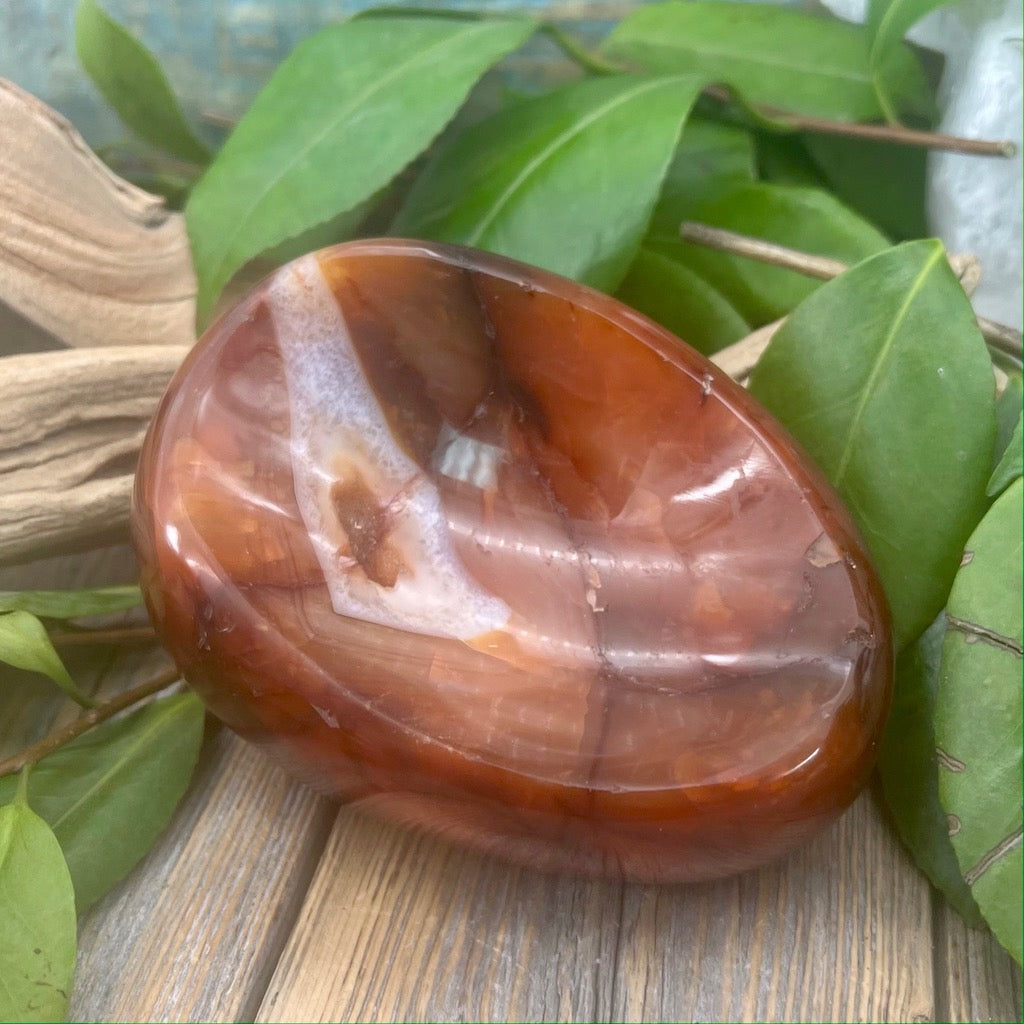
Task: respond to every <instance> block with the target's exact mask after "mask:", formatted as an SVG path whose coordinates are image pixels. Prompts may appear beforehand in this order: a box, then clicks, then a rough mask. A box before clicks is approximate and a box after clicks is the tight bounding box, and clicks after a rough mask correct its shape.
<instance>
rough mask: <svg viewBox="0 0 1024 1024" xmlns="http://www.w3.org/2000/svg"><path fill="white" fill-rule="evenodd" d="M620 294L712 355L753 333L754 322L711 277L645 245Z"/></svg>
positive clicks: (630, 304) (628, 303) (629, 303)
mask: <svg viewBox="0 0 1024 1024" xmlns="http://www.w3.org/2000/svg"><path fill="white" fill-rule="evenodd" d="M617 296H618V298H620V299H621V300H622V301H623V302H625V303H626V305H627V306H632V307H633V308H634V309H638V310H640V312H641V313H646V314H647V316H649V317H650V318H651V319H652V320H657V322H658V323H660V324H661V325H662V326H663V327H667V328H668V329H669V330H670V331H671V332H672V333H673V334H675V335H677V336H678V337H680V338H682V339H683V341H685V342H687V343H689V344H690V345H692V346H693V347H694V348H696V349H698V350H699V351H701V352H704V353H705V354H707V355H710V354H711V353H712V352H717V351H718V350H719V349H722V348H725V346H726V345H731V344H732V343H733V342H734V341H739V340H740V338H744V337H746V335H747V334H749V333H750V325H749V324H748V323H747V322H746V321H745V320H744V319H743V317H741V316H740V315H739V313H737V312H736V310H735V309H734V308H733V307H732V306H731V305H729V302H728V301H727V300H726V299H725V298H724V297H723V296H722V295H721V294H720V293H719V292H717V291H715V289H714V288H713V287H712V286H711V285H710V284H708V282H707V281H705V280H704V279H703V278H702V277H700V276H699V275H697V274H695V273H694V272H693V271H692V270H690V269H689V268H688V267H685V266H683V264H681V263H676V262H675V260H672V259H670V258H669V257H667V256H663V255H662V254H661V253H657V252H652V251H651V250H650V249H645V248H643V247H641V249H640V251H639V252H638V253H637V257H636V259H635V260H634V261H633V265H632V266H631V267H630V268H629V273H628V274H627V275H626V277H625V279H624V280H623V282H622V284H621V285H620V286H619V290H618V292H617Z"/></svg>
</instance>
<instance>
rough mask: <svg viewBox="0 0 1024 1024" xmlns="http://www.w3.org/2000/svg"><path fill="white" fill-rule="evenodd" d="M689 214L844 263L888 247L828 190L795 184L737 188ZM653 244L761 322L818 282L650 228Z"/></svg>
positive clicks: (785, 308) (779, 313)
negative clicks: (656, 231) (653, 230)
mask: <svg viewBox="0 0 1024 1024" xmlns="http://www.w3.org/2000/svg"><path fill="white" fill-rule="evenodd" d="M691 218H692V219H693V220H695V221H700V222H701V223H704V224H711V225H714V226H715V227H720V228H727V229H729V230H731V231H738V232H739V233H740V234H744V235H753V236H755V237H756V238H763V239H766V240H768V241H770V242H778V243H779V244H781V245H788V246H790V247H791V248H793V249H799V250H800V251H802V252H810V253H814V254H815V255H818V256H829V257H831V258H832V259H837V260H841V261H843V262H844V263H857V262H859V261H860V260H862V259H864V257H866V256H870V255H871V254H872V253H876V252H879V251H881V250H882V249H884V248H886V246H887V245H888V244H889V243H888V241H887V239H886V238H885V236H884V235H882V234H880V233H879V232H878V231H877V230H876V229H875V228H874V227H872V226H871V225H870V224H868V223H867V221H864V220H861V218H860V217H858V216H857V215H856V214H855V213H853V212H851V211H850V210H848V209H847V208H846V207H845V206H843V204H842V203H840V202H838V201H837V200H836V199H834V198H833V197H832V196H831V195H829V194H828V193H827V192H823V191H821V190H820V189H813V188H800V187H798V186H795V185H772V184H768V183H766V182H750V183H748V184H745V185H739V186H737V187H735V188H733V189H732V190H731V191H729V192H727V193H725V194H724V195H723V196H721V197H720V198H718V199H715V200H713V201H711V202H707V203H699V204H698V205H697V206H696V207H695V208H694V209H693V211H692V213H691ZM647 244H648V245H649V246H650V247H651V248H653V249H656V250H657V251H659V252H661V253H662V255H665V256H669V257H671V258H672V259H675V260H677V261H678V262H680V263H684V264H685V265H686V266H688V267H689V268H690V269H691V270H694V271H696V272H697V273H698V274H699V275H700V276H701V277H703V278H705V279H706V280H707V281H709V282H710V283H711V284H712V285H713V286H714V287H715V288H716V289H717V290H718V291H719V292H721V293H722V295H724V296H725V297H726V299H728V301H729V302H730V303H732V305H733V306H735V307H736V309H737V310H739V312H740V314H741V315H742V316H743V317H744V319H746V320H747V321H749V322H750V323H751V324H754V325H755V326H756V325H760V324H764V323H767V322H768V321H770V320H775V319H777V318H778V317H780V316H784V315H785V314H786V313H788V312H789V311H790V310H791V309H792V308H793V307H794V306H796V305H797V304H798V303H800V302H801V301H802V300H803V299H805V298H806V297H807V296H808V295H810V294H811V292H813V291H814V290H815V289H816V288H818V287H819V286H820V282H818V281H815V280H814V279H812V278H809V277H807V276H806V275H804V274H798V273H796V271H793V270H783V269H782V268H781V267H773V266H770V265H768V264H766V263H760V262H758V261H756V260H752V259H748V258H747V257H744V256H735V255H733V254H732V253H726V252H716V251H714V250H712V249H707V248H705V247H703V246H698V245H691V244H689V243H685V242H682V241H680V240H679V239H678V238H676V237H672V236H669V235H667V234H660V233H652V234H651V235H650V236H649V239H648V243H647Z"/></svg>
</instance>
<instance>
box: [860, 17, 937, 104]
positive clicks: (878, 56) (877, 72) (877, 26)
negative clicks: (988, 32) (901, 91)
mask: <svg viewBox="0 0 1024 1024" xmlns="http://www.w3.org/2000/svg"><path fill="white" fill-rule="evenodd" d="M954 2H956V0H868V9H867V29H868V33H869V34H870V36H871V52H870V62H871V72H872V77H873V79H874V83H875V93H876V95H877V96H878V101H879V104H880V105H881V106H882V108H883V109H884V111H885V114H886V117H888V118H889V119H890V120H895V119H896V118H895V114H896V111H895V106H896V103H895V97H894V96H893V95H892V94H891V92H890V88H889V82H888V78H887V73H886V68H887V65H888V62H889V61H890V60H891V58H892V54H893V53H894V52H896V50H898V49H899V47H900V44H901V42H902V40H903V37H904V36H905V35H906V34H907V30H908V29H909V28H911V26H913V25H914V24H916V23H917V22H918V21H920V20H921V19H922V18H923V17H924V16H925V15H926V14H930V13H931V12H932V11H934V10H937V9H938V8H939V7H946V6H948V5H949V4H951V3H954Z"/></svg>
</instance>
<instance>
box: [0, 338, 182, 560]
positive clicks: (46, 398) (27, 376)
mask: <svg viewBox="0 0 1024 1024" xmlns="http://www.w3.org/2000/svg"><path fill="white" fill-rule="evenodd" d="M187 351H188V347H187V346H184V345H134V346H130V347H123V348H93V349H84V350H74V349H72V350H67V351H60V352H43V353H35V354H32V355H23V356H8V357H7V358H5V359H0V410H2V415H0V481H2V483H0V564H9V563H13V562H25V561H30V560H32V559H34V558H42V557H44V556H49V555H54V554H60V553H62V552H64V551H69V550H74V549H76V548H81V547H85V546H88V545H90V544H95V543H100V542H103V541H106V540H112V539H115V538H118V537H122V536H124V534H125V530H126V527H127V524H128V508H129V499H130V496H131V489H132V478H133V474H134V471H135V462H136V459H137V457H138V452H139V447H140V445H141V444H142V438H143V435H144V434H145V431H146V427H147V425H148V424H149V420H150V418H151V417H152V415H153V411H154V409H155V408H156V404H157V402H158V400H159V398H160V396H161V395H162V394H163V392H164V390H165V389H166V387H167V384H168V381H169V380H170V378H171V375H172V374H173V373H174V371H175V369H177V367H178V365H179V364H180V363H181V360H182V359H183V358H184V357H185V354H186V352H187Z"/></svg>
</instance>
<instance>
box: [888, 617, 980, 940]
mask: <svg viewBox="0 0 1024 1024" xmlns="http://www.w3.org/2000/svg"><path fill="white" fill-rule="evenodd" d="M945 635H946V617H945V616H944V615H941V616H940V617H939V618H937V619H936V620H935V622H933V623H932V625H931V626H929V627H928V629H927V630H926V631H925V633H924V635H923V636H921V637H920V638H919V639H918V640H917V642H916V643H914V644H912V645H911V646H910V647H908V648H907V649H906V650H905V651H904V652H903V654H902V655H901V656H900V657H899V659H898V660H897V662H896V679H895V685H894V687H893V699H892V708H891V710H890V711H889V719H888V721H887V723H886V726H885V734H884V735H883V737H882V745H881V750H880V752H879V758H878V770H879V774H880V775H881V779H882V792H883V793H884V794H885V802H886V803H887V804H888V806H889V810H890V812H891V813H892V817H893V821H894V822H895V824H896V830H897V831H898V832H899V834H900V838H901V839H902V840H903V842H904V843H905V844H906V845H907V848H908V849H909V850H910V852H911V854H912V855H913V858H914V860H915V861H916V863H917V866H918V867H919V868H920V869H921V870H922V871H923V872H924V873H925V874H926V875H927V876H928V878H929V880H930V881H931V883H932V885H934V886H935V887H936V888H937V889H938V890H940V891H941V892H942V893H943V894H944V895H945V897H946V899H947V900H949V902H950V903H951V904H952V905H953V906H954V907H955V908H956V909H957V911H958V912H959V913H960V915H961V916H962V917H963V918H964V920H965V921H966V922H967V923H968V924H970V925H973V926H977V925H979V924H981V912H980V911H979V910H978V905H977V904H976V903H975V902H974V897H973V896H971V890H970V889H969V888H968V887H967V883H966V882H965V881H964V879H963V875H961V873H960V866H959V864H957V860H956V854H955V853H954V852H953V844H952V843H951V842H950V840H949V825H948V822H947V820H946V812H945V811H944V810H943V809H942V804H940V803H939V766H938V761H937V760H936V757H935V725H934V715H935V693H936V690H937V689H938V685H939V662H940V660H941V657H942V641H943V638H944V636H945Z"/></svg>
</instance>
